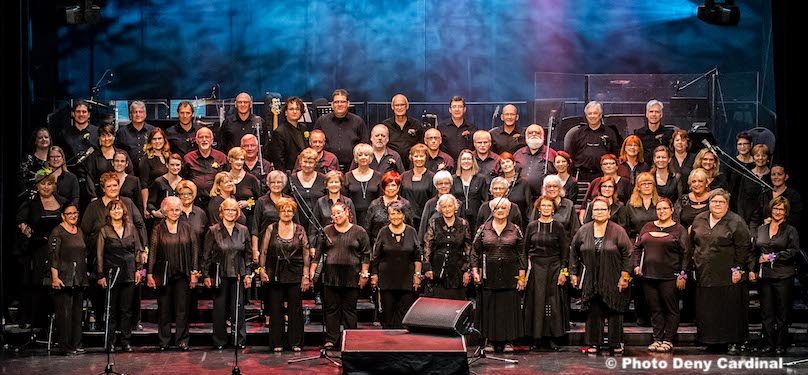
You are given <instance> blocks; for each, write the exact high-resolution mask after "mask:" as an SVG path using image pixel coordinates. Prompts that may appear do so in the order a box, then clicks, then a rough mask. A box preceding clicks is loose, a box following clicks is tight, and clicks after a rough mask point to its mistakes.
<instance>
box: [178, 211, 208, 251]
mask: <svg viewBox="0 0 808 375" xmlns="http://www.w3.org/2000/svg"><path fill="white" fill-rule="evenodd" d="M180 221H182V222H186V223H188V225H190V226H191V233H193V234H194V236H196V239H197V241H199V243H202V236H204V235H205V232H207V230H208V215H207V214H205V210H203V209H201V208H199V207H198V206H193V207H191V212H190V213H188V214H186V213H185V212H182V213H180Z"/></svg>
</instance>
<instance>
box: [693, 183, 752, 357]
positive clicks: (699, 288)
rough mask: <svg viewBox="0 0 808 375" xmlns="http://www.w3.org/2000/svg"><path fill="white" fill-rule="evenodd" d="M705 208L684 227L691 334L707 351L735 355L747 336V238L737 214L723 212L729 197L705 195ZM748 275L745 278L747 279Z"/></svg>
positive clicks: (719, 191)
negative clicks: (690, 265)
mask: <svg viewBox="0 0 808 375" xmlns="http://www.w3.org/2000/svg"><path fill="white" fill-rule="evenodd" d="M709 201H710V210H709V211H708V212H703V213H701V214H699V215H698V216H696V218H695V219H694V220H693V225H692V227H691V229H690V238H691V240H692V241H693V248H694V250H693V261H694V265H695V267H696V277H695V279H696V330H697V331H696V332H697V338H698V340H699V341H700V342H702V343H704V344H707V349H708V350H709V351H716V352H726V353H727V354H729V355H736V354H738V352H739V350H740V348H739V347H738V344H739V343H742V342H744V341H745V340H746V338H747V335H748V334H749V321H748V317H747V308H748V306H749V290H748V286H747V283H746V281H745V279H746V272H748V271H756V270H754V268H756V267H755V266H754V262H753V261H752V262H750V253H749V251H750V248H751V240H752V237H751V235H750V234H749V227H747V225H746V223H744V221H743V219H741V217H740V216H738V214H736V213H734V212H730V211H729V193H727V192H726V190H724V189H716V190H713V191H712V192H710V199H709ZM753 276H754V275H750V278H751V277H753Z"/></svg>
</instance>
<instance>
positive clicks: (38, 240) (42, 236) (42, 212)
mask: <svg viewBox="0 0 808 375" xmlns="http://www.w3.org/2000/svg"><path fill="white" fill-rule="evenodd" d="M54 198H55V199H56V202H57V203H58V204H59V208H58V209H56V210H46V209H45V207H44V206H43V205H42V199H41V198H40V197H39V195H36V196H34V198H33V199H29V200H25V201H23V203H22V204H21V205H20V207H19V209H17V217H16V220H15V222H16V224H17V225H19V224H21V223H25V224H27V225H28V226H29V227H30V228H31V238H30V239H29V240H28V242H29V244H28V245H29V247H37V246H42V245H44V244H45V243H46V242H45V241H47V239H48V235H50V233H51V231H52V230H53V228H54V227H55V226H57V225H59V223H60V222H61V221H62V219H61V217H60V211H61V209H62V207H63V206H64V204H65V203H66V202H65V200H64V198H62V197H59V196H54Z"/></svg>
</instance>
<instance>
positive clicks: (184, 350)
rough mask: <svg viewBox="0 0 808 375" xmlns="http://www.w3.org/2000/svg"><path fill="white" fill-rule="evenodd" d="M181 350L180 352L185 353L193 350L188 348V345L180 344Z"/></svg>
mask: <svg viewBox="0 0 808 375" xmlns="http://www.w3.org/2000/svg"><path fill="white" fill-rule="evenodd" d="M179 348H180V351H183V352H187V351H189V350H191V347H190V346H188V344H180V345H179Z"/></svg>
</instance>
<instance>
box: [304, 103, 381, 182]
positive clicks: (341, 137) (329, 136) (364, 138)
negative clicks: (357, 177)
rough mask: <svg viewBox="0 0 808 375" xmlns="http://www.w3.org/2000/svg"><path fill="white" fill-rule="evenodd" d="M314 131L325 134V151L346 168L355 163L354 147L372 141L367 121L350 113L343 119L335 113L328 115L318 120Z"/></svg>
mask: <svg viewBox="0 0 808 375" xmlns="http://www.w3.org/2000/svg"><path fill="white" fill-rule="evenodd" d="M314 129H320V130H322V131H323V133H325V139H326V142H325V149H326V150H327V151H329V152H332V153H334V155H336V156H337V160H339V164H340V165H344V166H346V167H347V166H348V165H350V164H351V161H353V158H354V157H353V148H354V146H356V145H358V144H360V143H368V142H369V141H370V133H369V132H368V128H367V126H366V125H365V121H364V120H362V118H361V117H359V116H357V115H355V114H353V113H350V112H348V113H346V114H345V117H343V118H339V117H337V116H336V115H335V114H334V113H333V112H332V113H326V114H324V115H322V116H320V118H318V119H317V121H316V122H315V123H314ZM341 169H342V168H341ZM343 170H344V169H343Z"/></svg>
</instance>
